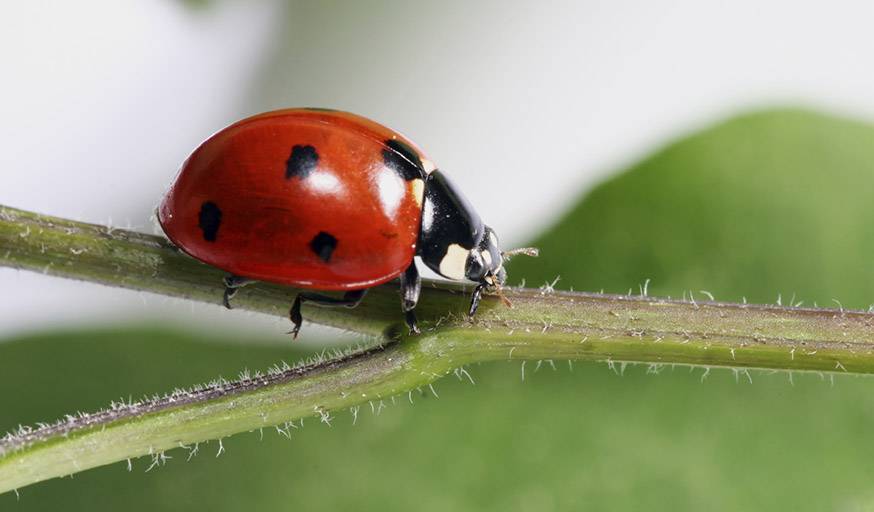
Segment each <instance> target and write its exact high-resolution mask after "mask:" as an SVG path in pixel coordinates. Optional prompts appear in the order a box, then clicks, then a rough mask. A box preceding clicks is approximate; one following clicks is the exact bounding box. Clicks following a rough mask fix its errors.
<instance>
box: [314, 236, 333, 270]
mask: <svg viewBox="0 0 874 512" xmlns="http://www.w3.org/2000/svg"><path fill="white" fill-rule="evenodd" d="M336 248H337V239H336V238H334V237H333V235H331V234H330V233H325V232H324V231H320V232H319V234H318V235H316V236H315V237H314V238H313V239H312V241H311V242H310V249H312V250H313V252H314V253H316V256H318V257H319V258H321V259H322V261H324V262H325V263H328V262H329V261H331V255H332V254H333V253H334V249H336Z"/></svg>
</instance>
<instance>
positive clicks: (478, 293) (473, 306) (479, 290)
mask: <svg viewBox="0 0 874 512" xmlns="http://www.w3.org/2000/svg"><path fill="white" fill-rule="evenodd" d="M486 286H487V285H486V283H480V284H478V285H477V286H476V288H474V290H473V295H471V297H470V309H469V310H468V311H467V316H468V318H473V315H474V314H476V310H477V308H478V307H479V301H480V299H481V298H482V296H483V290H484V289H485V288H486Z"/></svg>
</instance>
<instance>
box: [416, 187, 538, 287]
mask: <svg viewBox="0 0 874 512" xmlns="http://www.w3.org/2000/svg"><path fill="white" fill-rule="evenodd" d="M520 253H522V254H533V253H534V251H533V250H531V249H519V250H514V251H508V252H502V251H501V248H500V244H499V242H498V236H497V235H496V234H495V232H494V230H493V229H492V228H490V227H488V226H486V225H485V224H483V222H482V220H481V219H480V217H479V215H478V214H477V213H476V210H474V209H473V206H471V205H470V203H469V202H468V201H467V199H466V198H465V197H464V195H462V193H461V191H460V190H459V189H458V188H456V187H455V185H453V184H452V182H450V181H449V180H448V179H447V178H446V176H445V175H444V174H443V173H441V172H440V171H433V172H432V173H430V174H429V175H428V176H427V178H426V180H425V198H424V202H423V204H422V228H421V230H420V232H419V244H418V255H419V256H421V257H422V261H423V262H424V263H425V264H426V265H428V267H429V268H431V270H433V271H435V272H437V273H438V274H440V275H442V276H443V277H447V278H449V279H455V280H459V281H460V280H464V279H468V280H470V281H473V282H476V283H479V284H481V285H483V286H485V287H486V288H489V289H497V288H500V287H501V286H503V284H504V283H505V282H506V281H507V272H506V271H505V270H504V262H505V261H506V260H507V259H508V258H509V257H510V256H512V255H513V254H520Z"/></svg>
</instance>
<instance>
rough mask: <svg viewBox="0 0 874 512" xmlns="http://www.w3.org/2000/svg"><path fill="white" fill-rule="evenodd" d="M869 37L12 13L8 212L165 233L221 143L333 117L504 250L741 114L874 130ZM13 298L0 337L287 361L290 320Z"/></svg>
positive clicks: (153, 303) (10, 5)
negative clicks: (192, 164) (172, 331)
mask: <svg viewBox="0 0 874 512" xmlns="http://www.w3.org/2000/svg"><path fill="white" fill-rule="evenodd" d="M344 4H345V5H344ZM337 13H343V16H338V14H337ZM789 13H791V15H790V14H789ZM872 20H874V4H872V3H871V2H867V1H856V2H853V1H837V2H829V3H825V2H810V3H805V4H799V3H798V2H790V1H788V0H779V1H770V2H767V1H766V2H755V1H735V2H721V1H700V0H698V1H693V0H682V1H674V2H656V3H653V2H643V1H613V2H513V1H507V0H504V1H501V2H497V1H489V2H485V1H484V2H462V1H457V0H455V1H441V2H427V3H426V2H405V1H400V0H398V1H394V2H385V1H380V2H375V1H373V2H371V1H364V2H361V1H352V0H348V1H347V2H333V1H331V2H303V1H301V2H289V3H284V2H279V1H277V0H257V1H242V0H241V1H232V0H216V1H214V2H212V3H208V4H207V5H206V6H205V7H199V8H192V7H191V6H190V5H189V4H187V3H183V2H178V1H174V0H152V1H141V2H119V1H117V0H116V1H111V0H106V1H87V0H86V1H82V2H75V3H73V2H64V1H61V0H57V1H32V2H7V3H6V5H4V6H3V9H2V16H0V62H2V64H3V65H2V68H0V73H2V78H3V80H2V89H0V91H2V94H0V114H2V123H0V140H2V147H0V149H2V151H0V173H2V174H0V176H2V178H0V203H2V204H6V205H10V206H14V207H18V208H23V209H28V210H35V211H39V212H43V213H48V214H53V215H60V216H64V217H71V218H75V219H79V220H83V221H89V222H97V223H108V222H111V223H112V224H114V225H118V226H122V227H133V228H136V229H140V230H145V231H150V232H151V231H152V230H153V229H154V227H153V225H152V223H151V221H150V220H149V219H150V216H151V213H152V210H153V209H154V206H155V205H156V203H157V202H158V200H159V199H160V196H161V194H162V193H163V191H164V189H165V188H166V186H167V185H168V184H169V182H170V180H171V179H172V178H173V176H174V174H175V172H176V169H177V167H178V165H179V164H180V163H181V162H182V161H183V160H184V158H185V157H186V156H187V154H188V152H189V151H191V150H192V149H193V148H194V147H195V146H196V145H197V144H198V143H199V142H200V141H202V140H203V139H204V138H206V137H207V136H209V135H210V134H211V133H212V132H214V131H216V130H218V129H220V128H222V127H223V126H225V125H227V124H229V123H231V122H233V121H235V120H237V119H239V118H241V117H245V116H248V115H250V114H253V113H256V112H259V111H263V110H269V109H274V108H280V107H288V106H324V107H333V108H339V109H344V110H350V111H354V112H357V113H360V114H363V115H366V116H368V117H371V118H373V119H375V120H377V121H379V122H382V123H383V124H386V125H388V126H391V127H393V128H395V129H397V130H399V131H401V132H403V133H405V134H406V135H408V136H410V137H411V138H412V139H413V140H415V141H417V142H418V144H419V145H420V146H422V147H423V148H425V150H426V151H427V152H428V153H429V154H430V156H431V158H432V159H433V160H434V161H435V162H436V163H437V164H438V166H440V167H441V168H442V169H443V170H445V171H447V172H448V173H449V174H451V175H452V177H453V178H454V180H455V181H456V182H458V183H459V184H460V185H461V186H462V187H463V188H464V190H466V192H467V195H468V196H469V198H470V199H471V200H472V202H473V203H474V204H475V205H476V206H477V207H478V209H479V210H480V213H481V215H482V216H483V218H484V219H485V220H486V222H488V223H489V224H491V225H492V226H493V227H494V228H495V229H496V230H497V231H498V232H499V233H500V234H501V235H502V238H503V240H504V241H505V242H508V245H512V244H515V243H524V242H525V241H526V239H528V238H529V237H531V236H533V235H535V234H536V233H537V232H538V230H539V229H541V228H542V227H544V226H546V225H548V223H549V222H551V221H552V220H553V219H555V218H556V217H557V216H559V215H560V214H561V212H562V210H563V209H565V208H567V207H569V206H570V205H571V203H572V202H573V201H574V199H576V198H577V197H578V196H579V195H580V194H582V193H584V191H585V190H586V189H588V188H590V187H591V186H592V185H593V184H595V183H597V181H598V180H600V179H603V178H604V177H605V176H606V175H607V174H608V173H609V172H611V171H616V170H621V168H622V167H623V166H625V165H627V164H630V163H632V162H634V160H636V159H637V158H639V157H641V156H644V155H646V154H647V153H649V152H650V151H652V150H654V149H657V148H658V147H659V146H660V145H662V144H664V143H666V142H668V141H670V140H671V139H673V138H675V137H677V136H680V135H682V134H683V133H685V132H687V131H690V130H693V129H695V128H698V127H701V126H703V125H706V124H707V123H710V122H712V121H713V120H716V119H719V118H721V117H724V116H728V115H730V114H733V113H736V112H737V111H739V110H743V109H748V108H752V107H755V106H758V105H766V104H767V105H772V104H775V103H776V104H790V105H808V106H813V107H818V108H823V109H826V110H830V111H832V112H839V113H844V114H848V115H852V116H855V117H863V118H866V117H871V114H872V112H874V66H871V65H870V63H871V55H872V54H874V51H872V50H874V39H872V37H871V32H870V30H871V27H870V26H871V21H872ZM544 257H549V256H548V255H544ZM0 279H2V283H3V285H4V288H5V289H6V291H7V293H5V294H3V295H2V296H0V336H4V335H8V334H11V333H13V332H20V331H21V330H26V329H35V328H40V329H42V328H46V327H51V326H54V325H58V324H70V323H80V322H89V323H90V322H94V321H95V320H99V321H100V322H103V323H106V322H118V321H125V320H129V319H139V320H146V321H154V320H159V321H162V322H164V321H173V322H187V323H192V324H201V325H202V324H204V323H205V322H206V321H207V319H208V322H209V323H210V324H212V325H215V324H216V322H218V325H221V326H224V327H227V328H233V327H237V328H240V329H251V328H252V326H253V325H254V326H256V327H255V328H258V329H259V330H260V331H261V332H259V336H261V335H262V334H268V335H270V334H273V335H274V336H275V337H276V339H277V340H278V339H282V340H285V337H284V335H283V334H282V333H283V332H284V331H285V330H286V327H287V325H285V321H284V320H282V319H274V318H265V317H259V316H257V315H249V314H246V313H243V312H239V311H236V312H227V311H224V310H222V309H220V308H218V307H214V306H206V305H194V304H189V303H187V302H183V301H178V300H170V299H165V298H161V297H156V296H152V295H148V294H142V293H135V292H129V291H124V290H116V289H112V288H104V287H99V286H96V285H89V284H83V283H74V282H69V281H65V280H62V279H57V278H49V277H45V276H42V275H39V274H33V273H27V272H18V271H13V270H9V269H0ZM511 281H512V277H511Z"/></svg>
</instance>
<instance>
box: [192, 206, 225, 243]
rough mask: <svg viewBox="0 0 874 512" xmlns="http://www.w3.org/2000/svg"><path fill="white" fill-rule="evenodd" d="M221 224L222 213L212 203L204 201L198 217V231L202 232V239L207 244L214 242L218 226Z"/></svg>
mask: <svg viewBox="0 0 874 512" xmlns="http://www.w3.org/2000/svg"><path fill="white" fill-rule="evenodd" d="M221 224H222V211H221V210H219V207H218V206H217V205H216V204H215V203H213V202H212V201H206V202H204V203H203V204H202V205H201V206H200V215H198V223H197V225H198V226H200V230H201V231H203V239H204V240H206V241H207V242H215V237H216V235H217V234H218V230H219V226H221Z"/></svg>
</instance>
